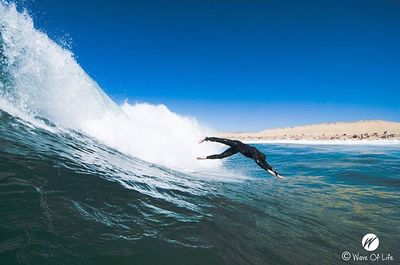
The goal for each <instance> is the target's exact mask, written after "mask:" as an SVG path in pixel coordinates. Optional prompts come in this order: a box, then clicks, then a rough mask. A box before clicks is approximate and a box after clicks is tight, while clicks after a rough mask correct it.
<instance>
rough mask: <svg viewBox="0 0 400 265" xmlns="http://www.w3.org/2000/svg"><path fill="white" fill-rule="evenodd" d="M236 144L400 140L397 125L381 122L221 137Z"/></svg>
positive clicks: (303, 127)
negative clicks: (273, 141) (243, 142)
mask: <svg viewBox="0 0 400 265" xmlns="http://www.w3.org/2000/svg"><path fill="white" fill-rule="evenodd" d="M220 135H221V136H223V137H228V138H233V139H238V140H247V141H252V140H317V141H321V140H322V141H337V140H349V141H354V140H366V141H371V140H400V122H390V121H382V120H371V121H355V122H334V123H322V124H314V125H305V126H297V127H290V128H278V129H268V130H264V131H260V132H255V133H246V132H237V133H221V134H220Z"/></svg>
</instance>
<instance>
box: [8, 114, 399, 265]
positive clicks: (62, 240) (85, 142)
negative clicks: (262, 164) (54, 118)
mask: <svg viewBox="0 0 400 265" xmlns="http://www.w3.org/2000/svg"><path fill="white" fill-rule="evenodd" d="M47 124H48V126H49V127H50V128H53V129H54V130H55V131H54V132H49V130H44V129H40V128H37V127H34V126H32V125H31V124H29V123H27V122H23V121H21V120H19V119H17V118H15V117H13V116H11V115H9V114H7V113H5V112H2V111H0V213H1V218H0V260H1V261H2V264H341V263H344V261H343V260H342V259H341V254H342V253H343V251H350V252H355V253H357V252H359V253H361V254H367V252H366V251H365V250H363V249H362V246H361V238H362V237H363V235H364V234H366V233H369V232H372V233H375V234H376V235H378V236H379V239H380V246H379V251H380V252H382V253H390V254H391V255H392V256H394V258H395V259H396V260H397V261H398V259H400V255H399V241H398V239H399V235H400V226H399V220H400V213H399V206H400V165H399V159H400V151H399V148H398V146H304V145H282V144H279V145H257V147H258V148H259V149H261V150H262V151H264V152H265V153H266V154H267V158H268V161H269V162H270V164H271V165H273V166H274V167H275V168H276V169H277V170H278V171H279V172H281V173H282V174H283V175H285V176H286V177H287V180H285V181H277V180H276V179H275V178H273V177H272V176H270V175H268V174H266V173H265V172H264V171H262V170H261V169H260V168H258V167H257V166H256V164H255V163H254V162H253V161H251V160H249V159H246V158H244V157H242V156H240V155H237V156H234V157H231V158H230V159H228V160H227V161H226V164H225V165H224V166H225V168H227V169H228V170H229V171H230V172H234V174H231V173H229V174H228V173H226V175H225V176H222V175H221V176H219V177H215V176H212V175H209V176H205V175H207V173H205V172H197V173H191V174H184V173H180V172H176V171H173V170H170V169H167V168H163V167H160V166H157V165H154V164H149V163H146V162H143V161H141V160H139V159H136V158H133V157H130V156H127V155H124V154H122V153H120V152H118V151H116V150H113V149H110V148H109V147H107V146H104V145H102V144H100V143H98V142H96V141H95V140H93V139H91V138H89V137H87V136H85V135H82V134H79V133H76V132H74V131H57V130H56V127H55V126H54V125H52V124H51V123H49V122H47ZM221 174H225V173H221ZM397 261H396V262H397ZM393 264H396V263H393Z"/></svg>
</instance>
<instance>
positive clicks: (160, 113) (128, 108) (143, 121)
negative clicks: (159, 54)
mask: <svg viewBox="0 0 400 265" xmlns="http://www.w3.org/2000/svg"><path fill="white" fill-rule="evenodd" d="M0 31H1V38H0V40H1V39H2V42H1V44H0V45H3V47H2V49H0V52H2V53H3V57H5V59H6V61H7V69H6V70H7V72H8V74H9V76H10V77H11V82H12V86H11V89H8V90H6V89H5V86H4V83H5V81H4V80H3V81H2V80H0V97H1V98H2V101H0V108H2V109H3V110H5V111H7V109H6V104H4V101H5V100H6V101H7V102H8V103H7V104H12V105H13V107H15V108H16V109H18V110H19V111H21V113H24V115H26V113H28V114H29V115H30V117H33V116H36V115H37V116H40V117H44V118H47V119H49V120H51V121H52V122H54V123H56V124H59V125H61V126H64V127H67V128H72V129H75V130H80V131H83V132H84V133H86V134H88V135H90V136H93V137H95V138H97V139H99V140H100V141H102V142H104V143H105V144H107V145H109V146H111V147H114V148H116V149H118V150H120V151H122V152H125V153H127V154H130V155H132V156H135V157H138V158H141V159H144V160H147V161H149V162H153V163H157V164H161V165H165V166H168V167H171V168H176V169H187V170H199V169H202V168H210V167H217V166H219V165H220V162H219V161H206V162H204V161H198V160H196V156H202V155H205V154H212V153H218V152H220V151H221V149H220V147H219V146H217V145H212V144H203V145H198V144H197V141H198V140H199V139H201V138H202V137H204V136H205V135H206V134H208V133H211V132H210V131H209V130H208V129H206V128H204V127H202V126H200V125H199V124H198V123H197V121H196V120H195V119H194V118H190V117H183V116H179V115H177V114H175V113H173V112H171V111H170V110H169V109H168V108H167V107H166V106H164V105H151V104H135V105H129V104H128V103H125V104H123V105H122V106H118V105H117V104H116V103H114V102H113V101H112V100H111V99H110V98H109V97H108V96H107V95H106V94H105V93H104V92H103V91H102V90H101V88H100V87H99V86H98V85H97V83H96V82H95V81H94V80H92V79H91V78H90V77H89V76H88V75H87V74H86V73H85V71H84V70H83V69H82V68H81V67H80V66H79V64H78V63H77V62H76V60H75V58H74V56H73V54H72V52H71V51H69V50H67V49H65V48H62V47H60V46H59V45H57V44H56V43H55V42H53V41H52V40H51V39H50V38H49V37H48V36H47V35H46V34H45V33H43V32H40V31H38V30H37V29H35V28H34V24H33V21H32V18H31V17H30V16H29V14H27V13H26V12H24V13H19V12H18V11H17V10H16V7H15V5H13V4H5V3H4V2H1V1H0ZM99 57H100V55H99ZM1 102H3V103H1ZM8 109H9V108H8ZM13 114H14V115H15V112H14V113H13ZM21 117H22V118H24V117H23V115H21Z"/></svg>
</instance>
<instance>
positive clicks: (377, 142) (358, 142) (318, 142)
mask: <svg viewBox="0 0 400 265" xmlns="http://www.w3.org/2000/svg"><path fill="white" fill-rule="evenodd" d="M242 142H244V143H248V144H296V145H370V146H371V145H375V146H389V145H390V146H392V145H400V140H289V139H281V140H255V139H242Z"/></svg>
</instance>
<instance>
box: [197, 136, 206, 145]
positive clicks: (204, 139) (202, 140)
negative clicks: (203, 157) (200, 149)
mask: <svg viewBox="0 0 400 265" xmlns="http://www.w3.org/2000/svg"><path fill="white" fill-rule="evenodd" d="M206 140H207V137H205V138H203V139H201V140H200V141H199V144H201V143H202V142H204V141H206Z"/></svg>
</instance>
